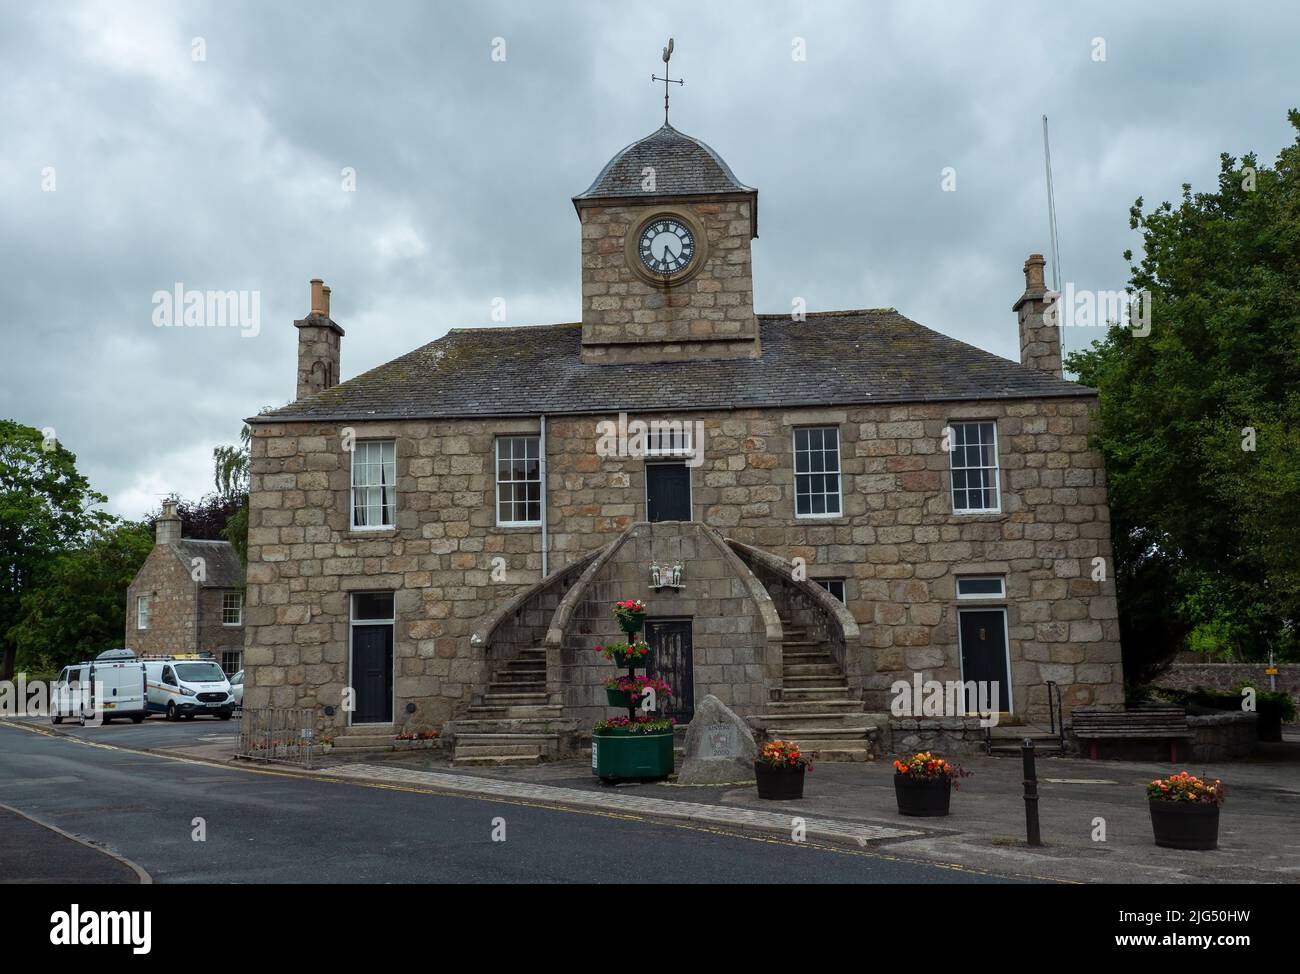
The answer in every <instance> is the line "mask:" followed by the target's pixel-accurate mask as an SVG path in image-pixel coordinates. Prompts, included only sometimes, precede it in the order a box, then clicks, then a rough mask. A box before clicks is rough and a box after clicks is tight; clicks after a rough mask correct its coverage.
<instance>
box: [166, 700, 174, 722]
mask: <svg viewBox="0 0 1300 974" xmlns="http://www.w3.org/2000/svg"><path fill="white" fill-rule="evenodd" d="M167 719H168V720H175V719H176V701H175V700H168V701H167Z"/></svg>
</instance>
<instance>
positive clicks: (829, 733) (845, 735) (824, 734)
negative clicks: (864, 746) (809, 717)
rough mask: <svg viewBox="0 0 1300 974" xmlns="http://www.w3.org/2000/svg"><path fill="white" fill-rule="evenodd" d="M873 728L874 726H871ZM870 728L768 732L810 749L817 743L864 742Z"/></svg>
mask: <svg viewBox="0 0 1300 974" xmlns="http://www.w3.org/2000/svg"><path fill="white" fill-rule="evenodd" d="M873 726H874V725H873ZM872 729H873V728H872V727H826V726H816V727H814V726H808V727H799V726H794V727H782V728H781V729H780V732H779V733H778V732H777V731H776V730H775V729H772V730H769V732H768V733H769V736H772V737H779V738H780V739H781V740H783V741H794V742H795V743H796V744H799V745H801V746H804V747H812V745H813V743H814V742H817V741H865V740H866V739H867V737H868V736H869V735H868V731H870V730H872Z"/></svg>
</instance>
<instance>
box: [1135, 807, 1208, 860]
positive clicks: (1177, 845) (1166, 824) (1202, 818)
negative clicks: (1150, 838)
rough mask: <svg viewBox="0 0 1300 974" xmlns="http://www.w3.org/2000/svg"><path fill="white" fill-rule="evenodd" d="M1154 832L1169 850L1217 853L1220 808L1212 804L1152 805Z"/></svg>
mask: <svg viewBox="0 0 1300 974" xmlns="http://www.w3.org/2000/svg"><path fill="white" fill-rule="evenodd" d="M1147 804H1148V805H1150V806H1151V831H1152V832H1154V833H1155V837H1156V845H1158V846H1161V847H1163V848H1165V849H1217V848H1218V847H1219V806H1218V805H1214V804H1211V803H1210V802H1168V801H1160V800H1159V799H1157V800H1155V801H1148V802H1147Z"/></svg>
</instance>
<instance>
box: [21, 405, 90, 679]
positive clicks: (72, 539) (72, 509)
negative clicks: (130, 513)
mask: <svg viewBox="0 0 1300 974" xmlns="http://www.w3.org/2000/svg"><path fill="white" fill-rule="evenodd" d="M106 501H107V498H106V497H104V495H103V494H99V493H97V492H95V491H94V490H91V488H90V483H89V482H88V481H87V480H86V478H85V477H83V476H82V475H81V474H80V473H78V472H77V458H76V457H75V456H73V454H72V453H70V452H68V450H66V449H64V447H63V446H62V445H61V444H59V443H58V442H56V441H55V440H54V439H53V438H48V439H47V438H46V436H45V435H44V434H43V433H42V432H41V431H40V430H38V429H33V428H32V427H30V426H23V425H22V424H20V423H16V422H14V421H13V420H7V419H6V420H0V646H2V647H3V655H2V656H0V679H3V680H9V679H12V678H13V673H14V664H15V661H16V659H17V653H18V644H17V640H16V634H15V633H14V631H13V630H14V627H15V626H16V625H17V624H18V623H19V622H20V621H21V620H22V617H23V608H22V597H23V595H24V594H25V593H26V592H27V590H28V588H29V587H30V586H31V585H32V583H33V580H34V578H35V577H36V576H37V575H38V574H39V573H40V572H41V570H42V569H44V568H46V567H47V565H48V564H49V562H50V561H51V560H52V559H53V558H54V557H55V556H56V555H58V554H59V553H60V552H63V551H66V550H68V549H69V548H71V547H73V546H74V545H76V544H78V543H80V542H81V541H83V540H84V539H85V538H86V537H87V536H88V534H89V533H90V532H92V531H93V530H95V529H97V528H102V527H104V526H106V525H107V524H109V523H110V522H111V520H112V518H111V517H110V516H109V515H108V514H106V513H104V512H102V511H96V510H94V509H93V508H94V507H95V506H96V505H98V504H103V503H105V502H106Z"/></svg>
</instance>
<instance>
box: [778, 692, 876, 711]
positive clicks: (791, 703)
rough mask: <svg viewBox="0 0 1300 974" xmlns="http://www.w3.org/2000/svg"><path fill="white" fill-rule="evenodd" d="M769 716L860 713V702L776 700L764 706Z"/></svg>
mask: <svg viewBox="0 0 1300 974" xmlns="http://www.w3.org/2000/svg"><path fill="white" fill-rule="evenodd" d="M764 706H766V708H767V712H768V713H769V714H828V713H832V712H835V713H849V714H860V713H862V701H861V700H854V699H852V698H851V697H838V698H837V697H832V696H828V695H824V694H822V695H818V696H817V697H815V698H814V699H812V700H777V701H774V702H772V703H769V704H765V705H764Z"/></svg>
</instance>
